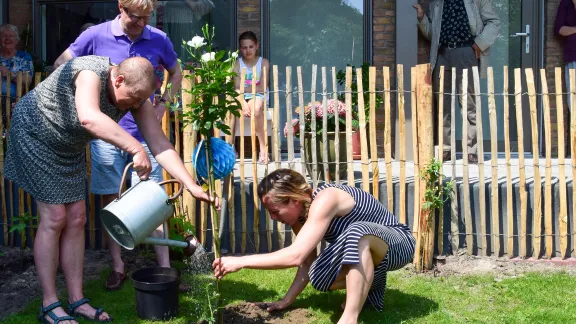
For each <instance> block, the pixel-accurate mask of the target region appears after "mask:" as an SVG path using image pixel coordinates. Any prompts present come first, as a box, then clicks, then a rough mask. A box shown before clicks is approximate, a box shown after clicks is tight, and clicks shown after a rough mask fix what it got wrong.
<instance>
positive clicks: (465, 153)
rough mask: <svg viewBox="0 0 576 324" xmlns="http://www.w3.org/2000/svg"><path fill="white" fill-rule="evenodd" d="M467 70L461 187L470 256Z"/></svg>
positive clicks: (463, 115) (471, 242)
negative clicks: (462, 189) (462, 188)
mask: <svg viewBox="0 0 576 324" xmlns="http://www.w3.org/2000/svg"><path fill="white" fill-rule="evenodd" d="M467 107H468V69H464V70H463V71H462V107H461V109H462V153H463V156H464V157H463V158H462V169H463V171H464V174H463V177H462V181H463V183H462V185H463V187H464V216H465V219H466V248H467V249H468V254H469V255H472V251H473V244H474V238H473V237H472V235H473V234H472V215H471V214H470V179H469V175H468V143H467V142H466V141H467V139H468V114H467V113H466V111H467Z"/></svg>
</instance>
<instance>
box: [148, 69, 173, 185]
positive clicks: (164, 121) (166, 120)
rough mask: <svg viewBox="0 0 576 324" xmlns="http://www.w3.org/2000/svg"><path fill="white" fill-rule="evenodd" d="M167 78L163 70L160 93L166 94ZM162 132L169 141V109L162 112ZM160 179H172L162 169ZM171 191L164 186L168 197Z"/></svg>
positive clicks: (166, 71) (166, 73)
mask: <svg viewBox="0 0 576 324" xmlns="http://www.w3.org/2000/svg"><path fill="white" fill-rule="evenodd" d="M169 78H170V75H169V74H168V70H166V69H165V70H164V80H163V81H162V86H161V87H160V93H165V92H166V88H167V86H168V79H169ZM152 104H154V103H152ZM162 132H164V135H165V136H166V138H167V139H168V140H170V110H169V109H166V110H165V111H164V116H162ZM162 177H163V179H164V180H169V179H171V178H172V176H171V175H170V174H169V173H168V172H167V171H166V170H165V169H164V168H162ZM172 189H173V187H172V185H167V186H165V190H166V192H167V193H168V195H169V196H170V195H172V192H173V190H172Z"/></svg>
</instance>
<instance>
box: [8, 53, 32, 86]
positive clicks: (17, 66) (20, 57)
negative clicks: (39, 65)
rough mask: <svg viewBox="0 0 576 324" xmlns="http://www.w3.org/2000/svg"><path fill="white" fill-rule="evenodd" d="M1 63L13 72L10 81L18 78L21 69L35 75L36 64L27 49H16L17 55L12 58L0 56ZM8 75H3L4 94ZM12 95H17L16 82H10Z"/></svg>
mask: <svg viewBox="0 0 576 324" xmlns="http://www.w3.org/2000/svg"><path fill="white" fill-rule="evenodd" d="M0 65H1V66H5V67H7V68H8V69H9V70H10V72H12V75H11V79H12V80H10V81H14V80H16V75H17V73H18V72H19V71H22V73H26V72H28V73H29V74H30V76H29V77H30V78H33V77H34V64H33V63H32V56H30V54H29V53H28V52H26V51H16V55H14V56H12V57H11V58H4V57H2V56H0ZM7 83H8V82H7V80H6V77H2V95H6V85H7ZM10 96H11V97H14V96H16V84H15V83H13V82H11V83H10Z"/></svg>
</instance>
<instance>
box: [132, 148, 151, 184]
mask: <svg viewBox="0 0 576 324" xmlns="http://www.w3.org/2000/svg"><path fill="white" fill-rule="evenodd" d="M132 162H134V165H132V168H133V169H134V171H136V173H137V174H138V177H139V178H140V180H146V179H148V177H149V176H150V172H151V171H152V164H151V163H150V158H149V157H148V153H146V150H145V149H144V147H142V148H141V149H140V150H139V151H138V152H136V154H134V156H133V157H132Z"/></svg>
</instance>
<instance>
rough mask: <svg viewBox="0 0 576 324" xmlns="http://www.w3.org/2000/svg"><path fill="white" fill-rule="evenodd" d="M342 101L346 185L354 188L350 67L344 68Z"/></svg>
mask: <svg viewBox="0 0 576 324" xmlns="http://www.w3.org/2000/svg"><path fill="white" fill-rule="evenodd" d="M344 91H345V92H346V94H345V96H344V99H345V102H346V161H347V162H348V166H347V168H348V169H347V170H348V185H349V186H354V185H355V181H354V164H353V162H354V159H353V157H352V67H351V66H347V67H346V83H345V88H344Z"/></svg>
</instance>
